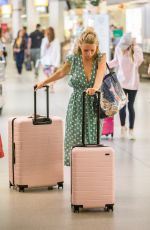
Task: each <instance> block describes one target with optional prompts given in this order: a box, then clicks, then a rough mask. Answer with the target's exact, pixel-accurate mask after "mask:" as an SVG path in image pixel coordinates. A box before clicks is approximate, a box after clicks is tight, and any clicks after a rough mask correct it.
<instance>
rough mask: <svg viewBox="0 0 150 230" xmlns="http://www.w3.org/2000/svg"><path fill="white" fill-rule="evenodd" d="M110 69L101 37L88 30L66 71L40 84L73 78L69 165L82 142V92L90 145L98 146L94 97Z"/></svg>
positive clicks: (68, 120) (67, 144) (68, 122)
mask: <svg viewBox="0 0 150 230" xmlns="http://www.w3.org/2000/svg"><path fill="white" fill-rule="evenodd" d="M105 69H106V56H105V54H103V55H101V54H100V52H99V42H98V38H97V34H96V33H95V31H94V30H93V28H87V29H86V30H85V31H84V32H82V34H81V35H80V38H79V40H78V42H77V44H76V46H75V50H74V53H73V54H72V55H69V56H68V57H67V59H66V62H65V64H64V65H63V67H62V68H59V69H58V70H57V71H56V72H55V73H54V74H52V75H51V76H50V77H49V78H48V79H46V80H45V81H43V82H40V83H39V84H37V88H38V89H39V88H41V87H42V86H44V85H46V84H48V83H51V82H53V81H56V80H59V79H61V78H63V77H65V76H66V75H67V74H70V75H71V79H70V85H71V86H72V87H73V93H72V95H71V98H70V100H69V105H68V110H67V116H66V131H65V165H67V166H69V165H70V152H71V149H72V146H74V145H77V144H81V143H82V93H83V91H84V90H86V93H87V95H88V96H87V106H86V116H87V124H86V132H85V133H86V142H87V143H96V114H95V113H94V111H93V97H91V96H92V95H94V94H95V92H96V91H97V90H98V89H99V88H100V86H101V84H102V80H103V76H104V73H105Z"/></svg>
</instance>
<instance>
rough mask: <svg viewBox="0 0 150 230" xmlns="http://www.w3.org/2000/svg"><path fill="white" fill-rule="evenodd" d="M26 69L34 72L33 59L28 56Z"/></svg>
mask: <svg viewBox="0 0 150 230" xmlns="http://www.w3.org/2000/svg"><path fill="white" fill-rule="evenodd" d="M25 68H26V70H27V71H31V70H32V63H31V58H30V57H29V56H27V57H26V59H25Z"/></svg>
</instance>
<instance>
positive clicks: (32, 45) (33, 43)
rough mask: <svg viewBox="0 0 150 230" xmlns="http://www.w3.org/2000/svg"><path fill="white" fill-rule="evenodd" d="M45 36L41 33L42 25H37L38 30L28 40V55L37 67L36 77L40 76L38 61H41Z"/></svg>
mask: <svg viewBox="0 0 150 230" xmlns="http://www.w3.org/2000/svg"><path fill="white" fill-rule="evenodd" d="M43 37H44V34H43V33H42V32H41V25H40V24H37V25H36V30H35V31H34V32H32V33H31V34H30V36H29V38H28V55H31V60H32V61H33V64H34V67H35V76H38V74H39V72H38V65H36V62H37V60H39V59H40V47H41V42H42V39H43Z"/></svg>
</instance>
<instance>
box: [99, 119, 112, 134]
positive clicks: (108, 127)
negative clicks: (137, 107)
mask: <svg viewBox="0 0 150 230" xmlns="http://www.w3.org/2000/svg"><path fill="white" fill-rule="evenodd" d="M102 135H105V136H108V135H111V136H112V137H113V135H114V118H113V117H106V118H104V120H103V129H102Z"/></svg>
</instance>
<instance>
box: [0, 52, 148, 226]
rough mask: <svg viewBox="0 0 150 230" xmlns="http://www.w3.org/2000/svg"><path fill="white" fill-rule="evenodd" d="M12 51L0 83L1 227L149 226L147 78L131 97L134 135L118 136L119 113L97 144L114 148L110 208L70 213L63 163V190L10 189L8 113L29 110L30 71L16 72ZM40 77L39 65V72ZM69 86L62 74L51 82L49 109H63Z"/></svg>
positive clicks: (67, 172) (41, 99)
mask: <svg viewBox="0 0 150 230" xmlns="http://www.w3.org/2000/svg"><path fill="white" fill-rule="evenodd" d="M11 59H12V56H10V57H9V58H8V64H7V69H6V80H5V82H3V94H4V97H5V105H4V107H3V111H2V115H1V116H0V131H1V135H2V138H3V145H4V150H5V158H3V159H0V229H1V230H27V229H29V230H50V229H51V230H53V229H61V230H74V229H78V230H80V229H86V230H91V229H93V230H100V229H102V230H131V229H135V230H149V229H150V122H149V114H150V93H149V89H150V82H149V81H142V82H141V84H140V89H139V92H138V95H137V98H136V103H135V110H136V123H135V134H136V140H134V141H133V140H129V139H127V138H126V139H120V137H119V134H120V124H119V119H118V115H116V117H115V132H114V138H113V139H111V137H109V138H103V139H102V143H104V144H106V145H110V146H113V147H114V149H115V206H114V211H113V212H111V211H110V212H104V211H103V210H102V209H98V210H97V209H96V210H95V209H94V210H89V209H84V210H81V211H80V213H73V212H72V210H71V204H70V167H65V168H64V172H65V179H64V189H63V190H61V189H60V190H58V189H57V188H54V189H53V190H47V188H42V189H29V190H26V191H25V192H18V191H16V190H13V189H12V188H11V189H9V177H8V155H7V148H8V147H7V146H8V137H7V136H8V118H9V117H12V116H20V115H27V116H28V115H29V116H30V115H32V114H33V85H34V84H35V83H36V82H37V80H36V79H35V78H34V74H33V72H26V71H25V69H24V70H23V73H22V75H18V74H17V71H16V68H15V64H14V62H13V60H11ZM40 73H41V74H40V78H42V76H43V74H42V70H41V71H40ZM70 93H71V89H70V88H69V86H68V85H67V79H63V80H60V81H59V82H57V83H56V84H55V93H53V94H50V114H51V115H54V114H55V115H58V116H61V117H62V118H63V119H64V120H65V113H66V108H67V103H68V98H69V95H70ZM38 94H39V95H38V96H39V104H40V106H38V113H39V114H41V113H43V114H44V111H45V107H44V106H45V101H44V100H45V95H44V94H45V92H44V91H42V90H41V92H39V93H38Z"/></svg>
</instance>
